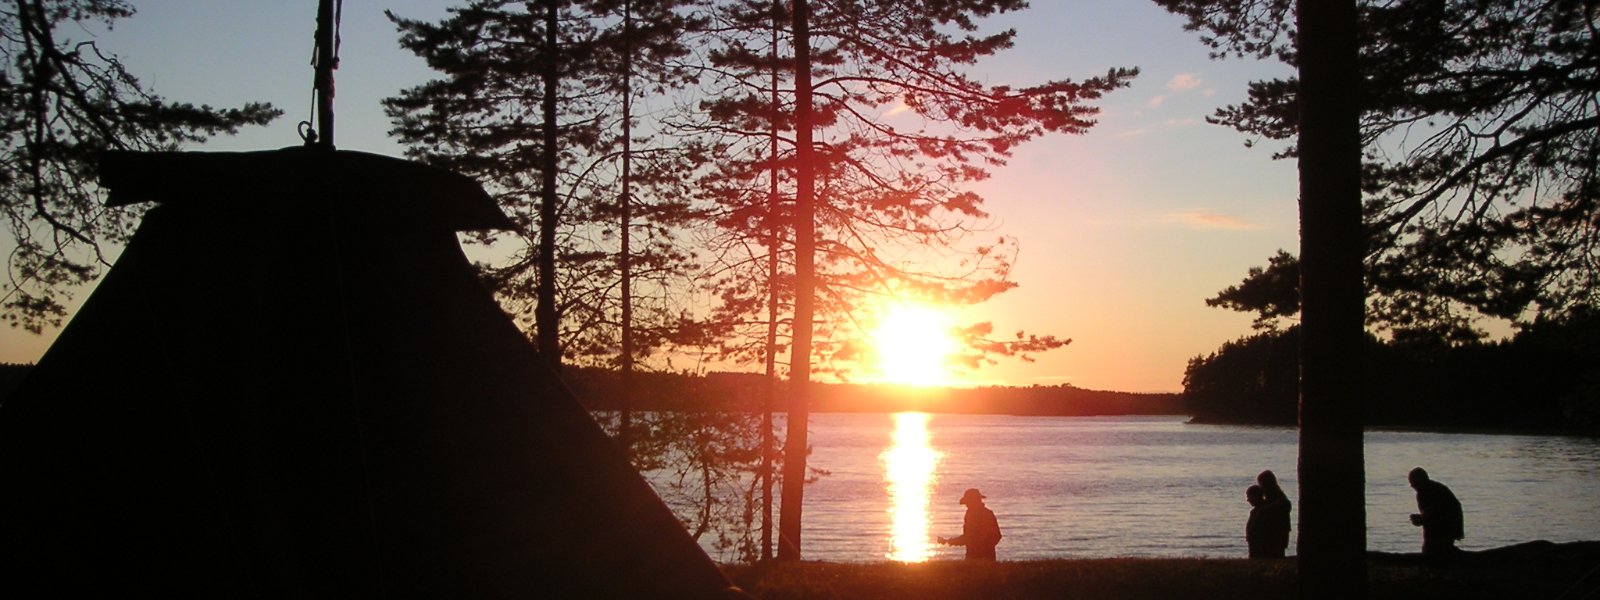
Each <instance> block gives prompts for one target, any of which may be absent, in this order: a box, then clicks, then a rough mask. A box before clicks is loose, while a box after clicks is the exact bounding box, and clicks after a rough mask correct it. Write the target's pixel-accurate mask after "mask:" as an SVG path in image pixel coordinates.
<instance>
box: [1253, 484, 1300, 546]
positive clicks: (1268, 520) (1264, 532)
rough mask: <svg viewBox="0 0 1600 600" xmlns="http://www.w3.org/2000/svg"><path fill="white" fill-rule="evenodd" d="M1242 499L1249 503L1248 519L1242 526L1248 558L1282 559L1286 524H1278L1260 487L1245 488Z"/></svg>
mask: <svg viewBox="0 0 1600 600" xmlns="http://www.w3.org/2000/svg"><path fill="white" fill-rule="evenodd" d="M1244 499H1245V501H1246V502H1249V503H1250V519H1249V520H1248V521H1246V522H1245V525H1244V542H1245V545H1246V546H1248V547H1249V548H1250V558H1283V551H1284V548H1285V545H1286V544H1288V541H1289V529H1288V525H1287V522H1283V523H1280V522H1279V520H1278V518H1277V516H1276V515H1275V514H1274V512H1273V505H1269V504H1268V503H1267V495H1266V493H1265V492H1263V491H1261V486H1259V485H1252V486H1250V487H1247V488H1245V490H1244Z"/></svg>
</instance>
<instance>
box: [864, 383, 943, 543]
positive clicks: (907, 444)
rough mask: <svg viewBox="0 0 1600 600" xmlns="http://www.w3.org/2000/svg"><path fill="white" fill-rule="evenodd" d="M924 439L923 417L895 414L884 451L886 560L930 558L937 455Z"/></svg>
mask: <svg viewBox="0 0 1600 600" xmlns="http://www.w3.org/2000/svg"><path fill="white" fill-rule="evenodd" d="M931 437H932V436H930V435H928V414H927V413H915V412H907V413H895V414H894V441H893V442H891V443H890V446H889V447H888V448H886V449H884V451H883V454H881V455H879V458H880V459H882V460H883V471H884V479H886V480H887V481H888V484H889V520H890V527H889V556H888V558H889V560H894V561H899V562H923V561H926V560H928V559H929V558H932V557H933V543H932V542H931V538H930V531H929V523H930V519H929V517H928V507H929V504H930V503H931V501H932V495H933V481H934V477H935V473H936V472H937V467H938V466H939V459H940V458H941V456H942V455H941V454H940V453H939V451H937V450H934V449H933V445H932V444H931V443H930V442H931Z"/></svg>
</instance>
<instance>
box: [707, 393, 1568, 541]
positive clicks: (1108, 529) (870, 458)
mask: <svg viewBox="0 0 1600 600" xmlns="http://www.w3.org/2000/svg"><path fill="white" fill-rule="evenodd" d="M1186 420H1187V418H1186V417H1015V416H1004V415H945V414H935V415H929V414H924V413H896V414H881V413H880V414H860V413H819V414H814V415H812V422H811V443H812V447H813V452H812V455H811V460H810V463H809V464H810V466H812V467H815V468H819V469H824V470H826V471H828V472H829V474H828V475H825V476H823V477H821V478H820V479H819V480H818V481H816V482H815V483H814V484H812V485H809V486H807V488H806V493H805V511H804V525H805V529H804V533H803V536H802V550H801V551H802V555H803V556H804V558H806V559H807V560H826V561H836V562H870V561H883V560H891V559H893V560H907V561H918V560H950V559H957V558H960V557H961V552H962V549H961V548H955V547H946V546H938V545H935V544H932V543H931V540H932V537H933V536H935V535H944V536H953V535H957V534H959V533H961V517H962V514H963V511H964V508H963V507H962V506H961V505H959V504H958V503H957V500H958V499H959V498H960V497H961V493H962V491H963V490H965V489H966V488H969V487H976V488H979V489H981V490H982V491H983V493H984V495H986V496H988V501H987V502H988V505H989V507H990V508H991V509H993V510H994V512H995V514H996V516H997V517H998V518H999V520H1000V527H1001V529H1002V530H1003V532H1004V535H1005V538H1004V540H1003V541H1002V542H1001V543H1000V547H999V555H1000V559H1001V560H1026V559H1043V558H1090V557H1116V556H1132V557H1200V556H1204V557H1243V556H1244V555H1245V544H1244V523H1245V518H1246V516H1247V515H1248V513H1249V506H1248V505H1247V504H1246V503H1245V501H1244V489H1245V487H1247V486H1249V485H1250V484H1252V483H1254V481H1255V475H1256V473H1257V472H1259V471H1260V470H1262V469H1272V470H1273V471H1274V472H1276V473H1277V474H1278V478H1279V480H1280V481H1281V482H1282V484H1283V487H1284V489H1285V491H1287V492H1288V493H1289V497H1290V499H1291V500H1293V501H1295V505H1294V506H1295V510H1296V511H1298V510H1299V507H1300V505H1299V498H1298V483H1297V478H1296V474H1295V462H1296V455H1297V452H1298V450H1297V442H1296V432H1295V430H1294V429H1292V428H1286V427H1249V426H1228V425H1192V424H1188V423H1186V422H1185V421H1186ZM780 436H781V434H780ZM779 439H782V438H781V437H780V438H779ZM1415 466H1422V467H1425V468H1427V469H1428V471H1429V473H1430V474H1432V475H1433V478H1434V479H1435V480H1438V481H1442V482H1444V483H1445V484H1446V485H1449V486H1450V487H1451V488H1452V489H1453V490H1454V491H1455V493H1456V496H1457V497H1459V498H1460V499H1461V503H1462V505H1463V508H1464V512H1465V514H1466V530H1467V538H1466V539H1465V540H1464V541H1463V542H1461V546H1462V547H1463V548H1466V549H1469V550H1471V549H1485V548H1492V547H1497V546H1503V545H1508V544H1515V543H1519V542H1525V541H1530V540H1538V539H1543V540H1550V541H1555V542H1562V541H1577V540H1600V510H1596V508H1597V504H1600V501H1597V499H1600V441H1596V440H1593V439H1587V438H1576V437H1557V436H1524V435H1478V434H1446V433H1426V432H1393V431H1369V432H1367V434H1366V473H1367V547H1368V548H1369V549H1371V550H1382V551H1388V552H1416V551H1417V550H1418V549H1419V548H1420V546H1421V543H1422V542H1421V540H1422V535H1421V530H1420V529H1419V528H1416V527H1412V526H1411V524H1410V522H1409V521H1408V519H1407V516H1408V515H1409V514H1411V513H1412V512H1415V509H1416V505H1415V496H1414V493H1413V492H1412V490H1411V488H1410V487H1409V486H1408V485H1407V484H1406V473H1407V472H1408V471H1409V470H1410V469H1411V468H1412V467H1415ZM1294 518H1295V520H1296V521H1298V518H1299V513H1298V512H1296V513H1295V515H1294ZM1296 532H1298V525H1297V526H1296ZM1289 551H1290V553H1291V554H1292V553H1293V552H1294V544H1293V543H1291V544H1290V547H1289ZM713 556H715V555H713Z"/></svg>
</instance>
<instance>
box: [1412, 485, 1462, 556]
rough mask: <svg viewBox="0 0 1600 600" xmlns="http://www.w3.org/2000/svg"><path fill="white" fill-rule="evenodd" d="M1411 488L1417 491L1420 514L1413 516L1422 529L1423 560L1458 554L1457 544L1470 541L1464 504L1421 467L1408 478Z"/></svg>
mask: <svg viewBox="0 0 1600 600" xmlns="http://www.w3.org/2000/svg"><path fill="white" fill-rule="evenodd" d="M1407 479H1409V480H1410V481H1411V488H1412V489H1414V490H1417V512H1418V513H1419V514H1414V515H1411V524H1412V525H1416V526H1418V527H1421V528H1422V554H1423V556H1433V557H1438V556H1448V555H1450V554H1454V553H1455V552H1456V540H1459V539H1461V538H1464V537H1466V527H1465V526H1464V525H1463V523H1462V518H1461V501H1460V500H1456V495H1455V493H1454V492H1451V491H1450V488H1449V487H1446V486H1445V484H1442V483H1439V482H1437V481H1434V480H1432V479H1429V478H1428V472H1427V471H1424V470H1422V467H1417V468H1415V469H1412V470H1411V474H1410V475H1409V476H1408V477H1407Z"/></svg>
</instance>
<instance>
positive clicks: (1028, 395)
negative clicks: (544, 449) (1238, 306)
mask: <svg viewBox="0 0 1600 600" xmlns="http://www.w3.org/2000/svg"><path fill="white" fill-rule="evenodd" d="M32 367H33V366H32V365H24V364H9V363H0V403H3V402H4V401H5V398H6V396H8V395H9V394H10V392H11V391H12V390H14V389H15V388H16V386H17V385H20V384H21V383H22V379H23V378H24V377H26V376H27V374H28V370H29V369H31V368H32ZM562 376H563V379H565V380H566V382H567V385H568V386H569V387H571V388H572V390H573V391H574V392H576V393H577V395H578V398H579V399H580V400H581V401H582V402H583V404H584V406H585V407H586V408H588V409H589V410H617V409H618V408H620V407H621V405H622V404H621V397H620V395H619V391H620V390H621V382H620V377H619V374H618V373H617V372H616V371H614V370H610V369H599V368H593V367H567V368H566V369H564V370H563V371H562ZM633 377H634V381H635V384H634V385H635V388H634V389H635V390H637V391H636V392H635V396H634V398H633V402H632V406H631V407H632V409H633V410H656V411H685V410H690V411H719V410H739V411H751V412H753V411H759V410H761V400H762V395H763V393H764V390H765V389H766V381H765V378H764V377H763V376H761V375H759V374H753V373H710V374H706V375H690V374H680V373H638V372H636V373H634V375H633ZM813 385H814V386H815V387H814V389H813V391H812V401H811V410H812V411H814V412H900V411H909V410H917V411H925V412H941V413H962V414H1006V415H1031V416H1097V415H1187V414H1189V412H1188V411H1187V409H1186V408H1185V407H1184V401H1183V397H1182V395H1180V394H1172V393H1153V394H1152V393H1132V392H1111V391H1100V390H1086V389H1082V388H1078V387H1075V386H1072V385H1053V386H1032V387H1002V386H995V387H981V388H917V387H908V386H895V385H877V384H830V383H814V384H813ZM777 390H778V397H777V402H776V403H775V405H774V406H773V410H774V411H779V412H782V411H783V410H785V409H786V408H787V406H786V405H785V404H784V402H783V400H784V390H785V386H784V385H782V384H780V385H779V386H778V388H777Z"/></svg>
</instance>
